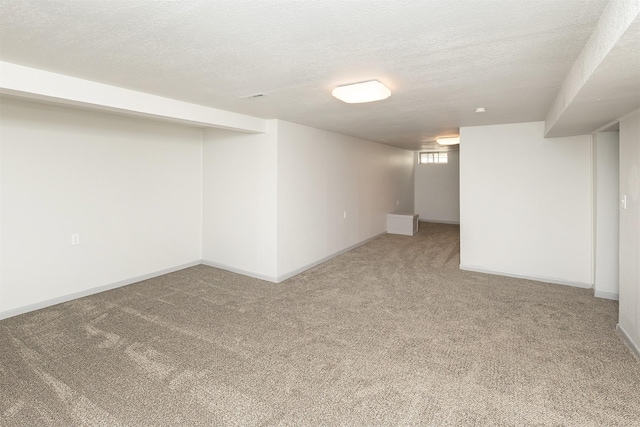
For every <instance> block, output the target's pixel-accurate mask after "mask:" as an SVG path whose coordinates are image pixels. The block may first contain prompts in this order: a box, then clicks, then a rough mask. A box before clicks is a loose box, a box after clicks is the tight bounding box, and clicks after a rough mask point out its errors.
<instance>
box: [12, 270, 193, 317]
mask: <svg viewBox="0 0 640 427" xmlns="http://www.w3.org/2000/svg"><path fill="white" fill-rule="evenodd" d="M200 264H202V260H196V261H191V262H188V263H185V264H180V265H176V266H174V267H169V268H165V269H162V270H158V271H154V272H151V273H147V274H143V275H141V276H136V277H132V278H130V279H124V280H119V281H117V282H114V283H109V284H106V285H102V286H96V287H94V288H90V289H85V290H82V291H80V292H74V293H71V294H67V295H62V296H60V297H56V298H51V299H48V300H45V301H40V302H37V303H34V304H28V305H25V306H22V307H18V308H13V309H11V310H5V311H0V320H2V319H7V318H9V317H13V316H18V315H20V314H24V313H28V312H30V311H35V310H40V309H42V308H47V307H51V306H54V305H57V304H62V303H65V302H68V301H71V300H74V299H78V298H82V297H87V296H89V295H94V294H98V293H100V292H105V291H110V290H111V289H116V288H121V287H123V286H127V285H132V284H134V283H138V282H141V281H143V280H148V279H153V278H154V277H158V276H163V275H165V274H169V273H174V272H176V271H180V270H184V269H185V268H189V267H193V266H195V265H200Z"/></svg>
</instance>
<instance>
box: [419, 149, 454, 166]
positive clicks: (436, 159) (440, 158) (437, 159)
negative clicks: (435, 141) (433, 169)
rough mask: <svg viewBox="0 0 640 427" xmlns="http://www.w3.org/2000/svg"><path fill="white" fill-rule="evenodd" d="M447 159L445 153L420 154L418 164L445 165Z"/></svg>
mask: <svg viewBox="0 0 640 427" xmlns="http://www.w3.org/2000/svg"><path fill="white" fill-rule="evenodd" d="M448 161H449V158H448V156H447V153H445V152H431V153H420V157H419V162H420V164H430V163H440V164H442V163H447V162H448Z"/></svg>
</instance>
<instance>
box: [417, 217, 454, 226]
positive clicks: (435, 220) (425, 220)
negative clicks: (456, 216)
mask: <svg viewBox="0 0 640 427" xmlns="http://www.w3.org/2000/svg"><path fill="white" fill-rule="evenodd" d="M418 222H435V223H436V224H455V225H460V221H440V220H437V219H423V218H420V219H418Z"/></svg>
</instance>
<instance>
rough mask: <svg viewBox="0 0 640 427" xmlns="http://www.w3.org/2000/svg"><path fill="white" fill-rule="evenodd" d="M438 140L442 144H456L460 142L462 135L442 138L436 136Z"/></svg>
mask: <svg viewBox="0 0 640 427" xmlns="http://www.w3.org/2000/svg"><path fill="white" fill-rule="evenodd" d="M436 142H437V143H438V144H440V145H456V144H460V137H459V136H447V137H442V138H436Z"/></svg>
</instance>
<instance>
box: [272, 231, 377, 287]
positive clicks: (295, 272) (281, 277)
mask: <svg viewBox="0 0 640 427" xmlns="http://www.w3.org/2000/svg"><path fill="white" fill-rule="evenodd" d="M385 234H387V232H386V231H385V232H383V233H380V234H376V235H375V236H373V237H369V238H368V239H365V240H363V241H361V242H359V243H356V244H354V245H351V246H349V247H348V248H344V249H342V250H339V251H338V252H334V253H332V254H330V255H327V256H326V257H324V258H321V259H319V260H317V261H314V262H311V263H309V264H307V265H303V266H302V267H299V268H296V269H294V270H291V271H289V272H287V273H285V274H281V275H278V278H277V281H276V283H280V282H284V281H285V280H287V279H290V278H291V277H293V276H296V275H298V274H300V273H302V272H303V271H306V270H309V269H310V268H313V267H315V266H317V265H320V264H322V263H325V262H327V261H329V260H330V259H332V258H335V257H337V256H339V255H342V254H344V253H347V252H349V251H351V250H353V249H355V248H357V247H359V246H362V245H364V244H366V243H369V242H370V241H372V240H374V239H377V238H378V237H380V236H382V235H385Z"/></svg>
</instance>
